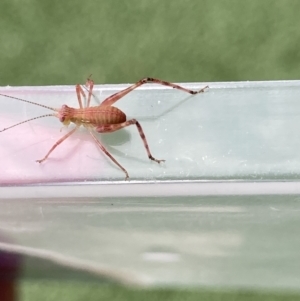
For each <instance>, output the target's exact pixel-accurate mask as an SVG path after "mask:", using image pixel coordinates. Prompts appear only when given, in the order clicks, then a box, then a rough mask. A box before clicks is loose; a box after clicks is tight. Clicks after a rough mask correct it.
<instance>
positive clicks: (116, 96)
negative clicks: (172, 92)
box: [100, 77, 208, 106]
mask: <svg viewBox="0 0 300 301" xmlns="http://www.w3.org/2000/svg"><path fill="white" fill-rule="evenodd" d="M147 83H155V84H160V85H164V86H168V87H171V88H174V89H178V90H181V91H184V92H187V93H190V94H198V93H202V92H204V90H205V89H206V88H208V86H206V87H204V88H202V89H200V90H199V91H194V90H189V89H186V88H183V87H181V86H179V85H176V84H173V83H170V82H166V81H164V80H161V79H157V78H152V77H145V78H143V79H141V80H139V81H138V82H136V83H135V84H134V85H132V86H130V87H128V88H126V89H124V90H122V91H120V92H117V93H115V94H113V95H111V96H109V97H108V98H106V99H105V100H104V101H103V102H102V103H101V105H100V106H102V105H103V106H111V105H113V104H114V103H115V102H116V101H118V100H119V99H120V98H122V97H124V96H125V95H126V94H128V93H129V92H131V91H132V90H134V89H136V88H138V87H139V86H142V85H144V84H147Z"/></svg>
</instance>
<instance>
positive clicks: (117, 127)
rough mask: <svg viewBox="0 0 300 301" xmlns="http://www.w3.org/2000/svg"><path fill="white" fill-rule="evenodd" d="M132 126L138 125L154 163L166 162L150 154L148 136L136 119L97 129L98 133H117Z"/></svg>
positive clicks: (101, 126) (149, 156)
mask: <svg viewBox="0 0 300 301" xmlns="http://www.w3.org/2000/svg"><path fill="white" fill-rule="evenodd" d="M130 125H136V127H137V129H138V131H139V134H140V136H141V138H142V140H143V143H144V146H145V149H146V151H147V154H148V158H149V159H150V160H152V161H155V162H157V163H161V162H165V160H158V159H155V158H154V157H153V156H152V154H151V152H150V149H149V146H148V142H147V139H146V136H145V134H144V131H143V129H142V126H141V125H140V123H139V122H138V121H137V120H136V119H131V120H127V121H125V122H123V123H119V124H106V125H100V126H97V127H96V131H97V132H99V133H111V132H115V131H118V130H120V129H123V128H125V127H127V126H130Z"/></svg>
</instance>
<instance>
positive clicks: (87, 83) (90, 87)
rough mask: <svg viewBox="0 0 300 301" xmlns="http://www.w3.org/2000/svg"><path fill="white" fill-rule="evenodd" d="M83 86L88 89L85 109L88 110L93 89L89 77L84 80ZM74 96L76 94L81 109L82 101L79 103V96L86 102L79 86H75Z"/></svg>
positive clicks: (92, 82)
mask: <svg viewBox="0 0 300 301" xmlns="http://www.w3.org/2000/svg"><path fill="white" fill-rule="evenodd" d="M85 85H86V87H88V98H87V105H86V108H88V107H89V106H90V103H91V97H92V95H93V88H94V81H93V80H92V79H91V75H90V76H89V77H88V79H87V80H86V83H85ZM76 94H77V99H78V103H79V107H80V108H81V109H82V108H83V105H82V101H81V96H82V97H83V98H84V99H85V100H86V95H85V93H84V91H83V89H82V87H81V85H79V84H77V85H76Z"/></svg>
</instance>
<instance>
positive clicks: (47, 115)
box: [0, 93, 58, 133]
mask: <svg viewBox="0 0 300 301" xmlns="http://www.w3.org/2000/svg"><path fill="white" fill-rule="evenodd" d="M0 95H1V96H4V97H7V98H12V99H16V100H20V101H23V102H27V103H30V104H33V105H36V106H39V107H43V108H46V109H49V110H52V111H55V112H57V111H58V110H57V109H54V108H52V107H48V106H45V105H42V104H39V103H36V102H33V101H29V100H25V99H22V98H18V97H14V96H10V95H5V94H1V93H0ZM49 116H56V114H45V115H41V116H37V117H33V118H30V119H27V120H25V121H22V122H19V123H17V124H14V125H12V126H10V127H8V128H4V129H3V130H0V133H1V132H4V131H6V130H9V129H11V128H13V127H15V126H18V125H20V124H23V123H26V122H28V121H32V120H35V119H39V118H43V117H49Z"/></svg>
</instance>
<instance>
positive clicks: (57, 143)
mask: <svg viewBox="0 0 300 301" xmlns="http://www.w3.org/2000/svg"><path fill="white" fill-rule="evenodd" d="M77 129H78V126H77V127H75V128H74V129H73V130H72V131H70V132H69V133H67V134H66V135H64V136H63V137H62V138H60V139H59V140H58V141H56V142H55V144H54V145H53V146H52V147H51V149H50V150H49V152H48V153H47V154H46V156H45V157H44V158H43V159H41V160H36V162H38V163H42V162H43V161H45V160H47V158H48V157H49V155H50V154H51V153H52V152H53V151H54V150H55V149H56V147H57V146H59V145H60V144H61V143H62V142H64V141H65V140H66V139H67V138H69V137H70V136H71V135H72V134H73V133H74V132H75V131H76V130H77Z"/></svg>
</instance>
